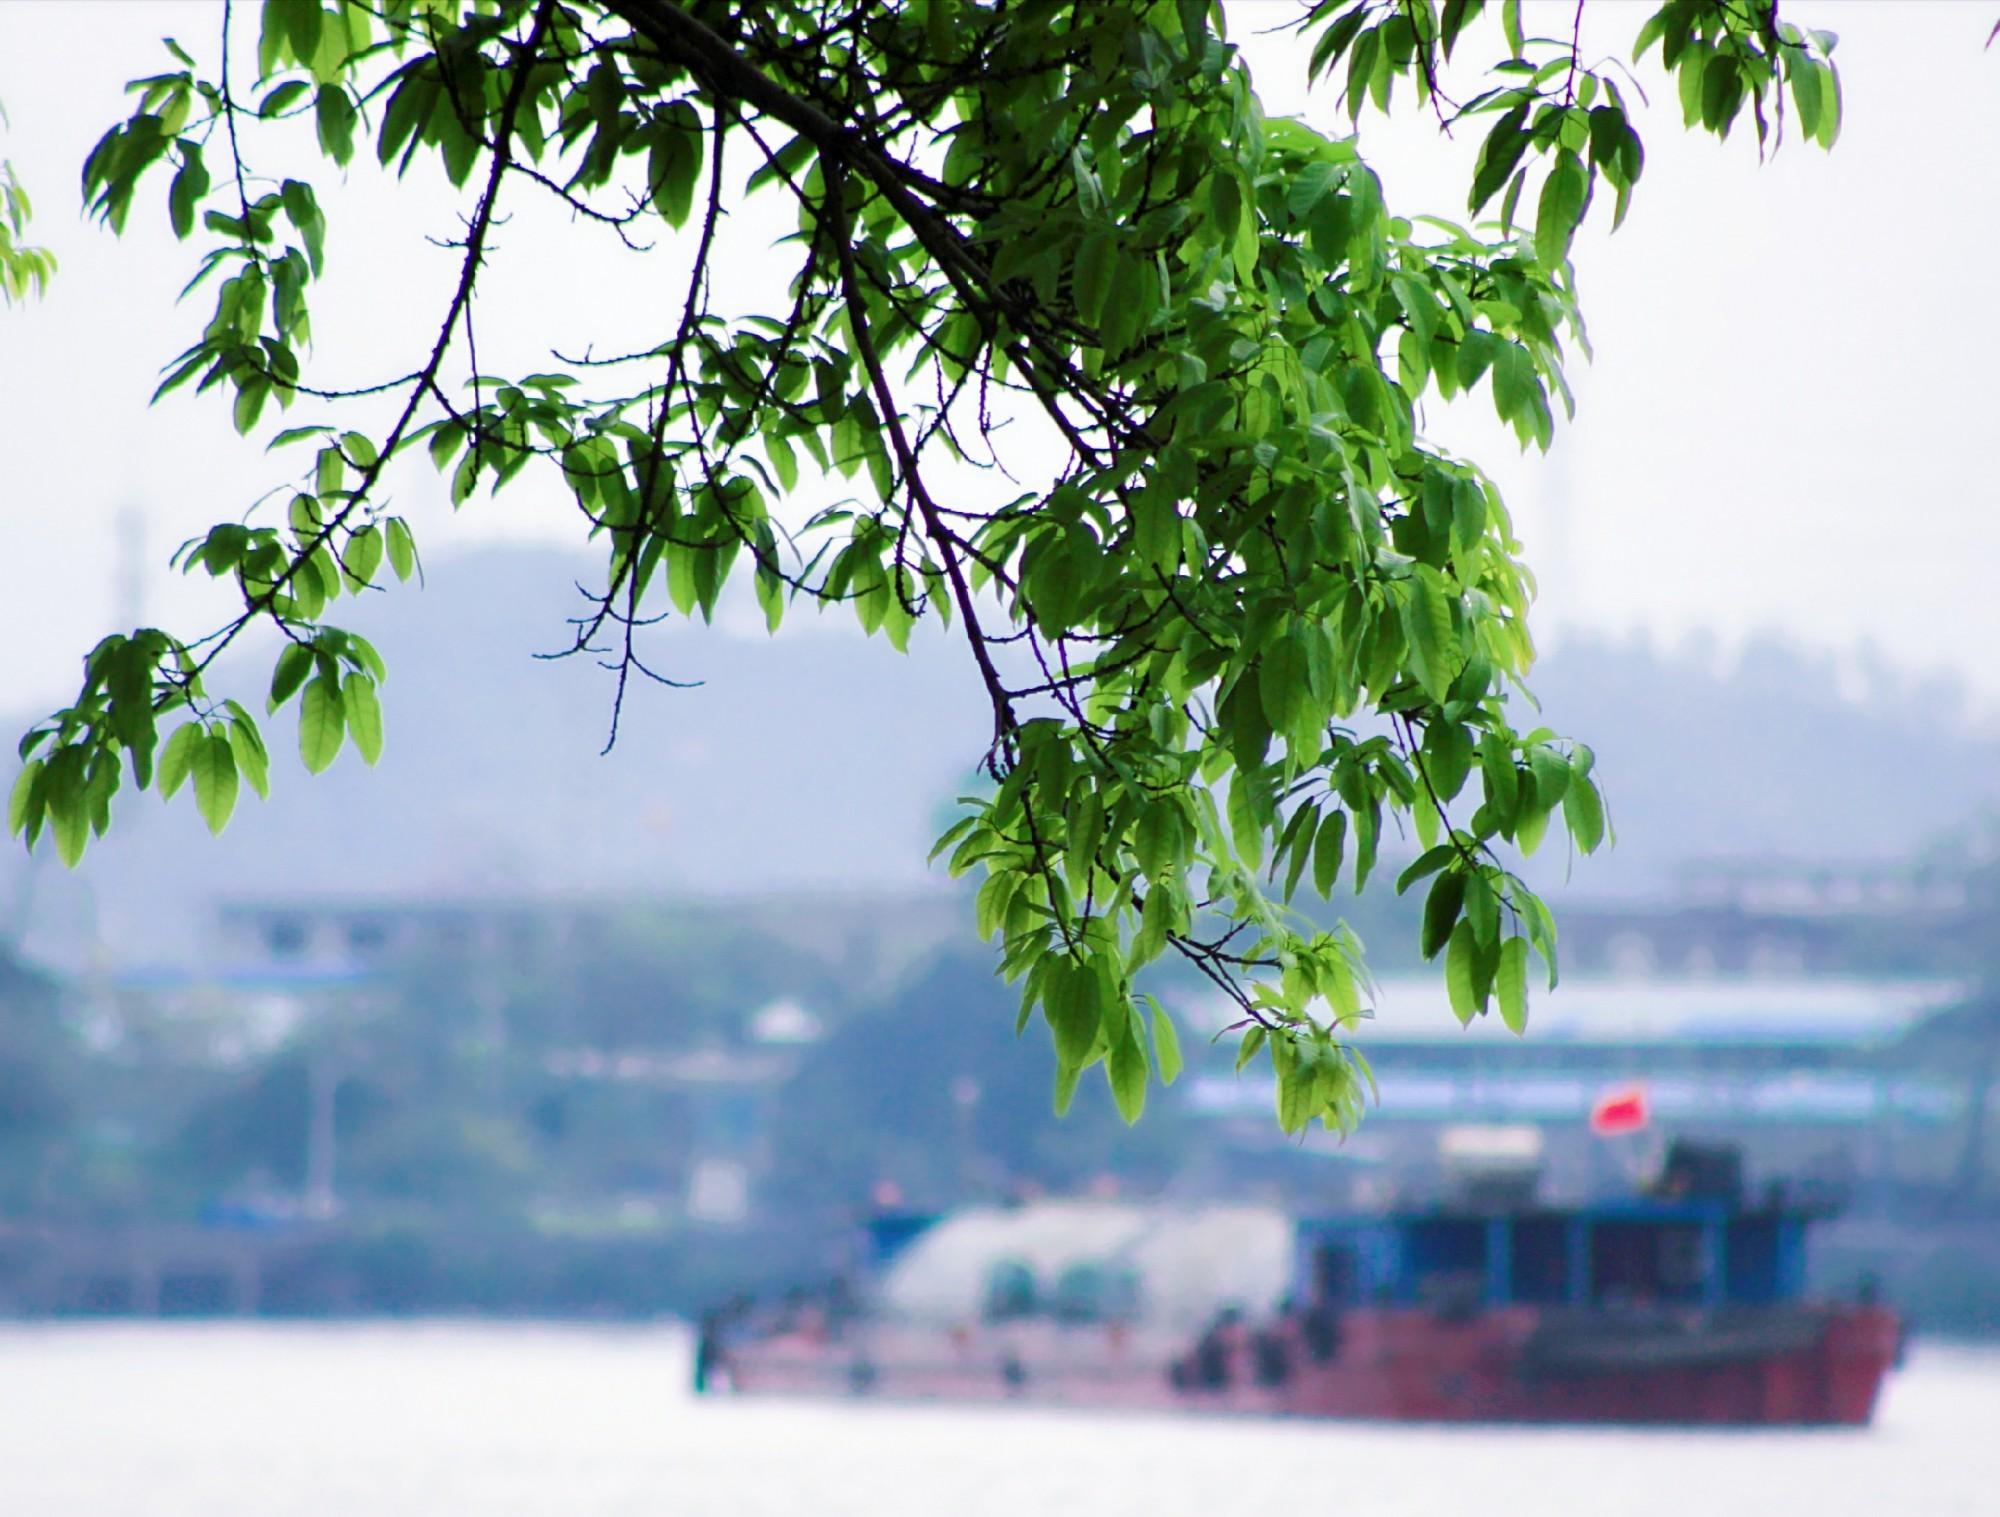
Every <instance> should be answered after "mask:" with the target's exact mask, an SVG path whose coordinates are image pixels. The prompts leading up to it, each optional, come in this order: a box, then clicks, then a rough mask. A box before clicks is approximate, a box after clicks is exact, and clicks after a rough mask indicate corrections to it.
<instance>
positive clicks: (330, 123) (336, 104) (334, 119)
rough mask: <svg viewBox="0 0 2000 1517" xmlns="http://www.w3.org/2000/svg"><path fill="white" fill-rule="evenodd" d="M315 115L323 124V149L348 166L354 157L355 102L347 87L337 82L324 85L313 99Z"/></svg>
mask: <svg viewBox="0 0 2000 1517" xmlns="http://www.w3.org/2000/svg"><path fill="white" fill-rule="evenodd" d="M313 114H314V118H315V121H316V123H317V125H318V127H319V145H320V151H321V152H323V153H325V154H326V155H327V157H329V158H331V159H332V160H333V161H334V162H335V163H337V164H340V165H341V166H342V167H345V166H346V164H347V161H348V159H350V158H352V157H353V156H354V102H353V101H352V100H350V99H348V98H347V91H346V89H345V88H344V87H343V86H341V85H337V84H329V85H325V86H322V87H321V89H320V92H319V94H318V95H317V96H316V97H315V99H314V101H313Z"/></svg>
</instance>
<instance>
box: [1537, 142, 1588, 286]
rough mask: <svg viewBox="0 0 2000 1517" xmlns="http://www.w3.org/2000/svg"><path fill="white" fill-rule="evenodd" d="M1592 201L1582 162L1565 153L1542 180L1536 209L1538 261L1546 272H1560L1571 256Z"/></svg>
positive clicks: (1571, 154) (1586, 174)
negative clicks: (1580, 223) (1585, 210)
mask: <svg viewBox="0 0 2000 1517" xmlns="http://www.w3.org/2000/svg"><path fill="white" fill-rule="evenodd" d="M1589 201H1590V176H1589V174H1588V173H1587V172H1586V171H1585V169H1584V166H1583V163H1582V160H1580V159H1579V158H1578V157H1577V156H1576V154H1574V153H1564V154H1562V155H1561V156H1560V157H1559V158H1557V159H1556V162H1555V166H1554V167H1553V168H1551V169H1550V170H1549V177H1548V178H1547V179H1546V180H1545V181H1543V184H1542V198H1541V201H1540V203H1539V204H1538V205H1537V206H1536V209H1535V258H1536V261H1537V262H1539V263H1540V264H1541V266H1542V267H1543V268H1544V269H1548V270H1551V271H1554V270H1556V269H1559V268H1561V267H1562V264H1563V260H1564V259H1566V258H1568V257H1569V245H1570V241H1571V239H1572V238H1574V237H1575V236H1576V227H1577V223H1578V222H1579V221H1581V220H1582V219H1583V209H1584V207H1585V206H1586V205H1587V204H1588V203H1589Z"/></svg>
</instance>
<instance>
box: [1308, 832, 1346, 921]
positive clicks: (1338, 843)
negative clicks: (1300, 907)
mask: <svg viewBox="0 0 2000 1517" xmlns="http://www.w3.org/2000/svg"><path fill="white" fill-rule="evenodd" d="M1346 846H1347V813H1346V812H1344V811H1333V812H1329V813H1327V815H1326V817H1325V818H1324V819H1323V820H1322V821H1321V822H1320V824H1319V836H1318V837H1316V838H1314V839H1313V889H1315V890H1317V891H1318V892H1319V894H1320V898H1321V899H1322V900H1325V899H1330V898H1331V897H1332V895H1333V887H1334V884H1335V882H1336V881H1338V879H1339V878H1340V856H1341V854H1342V852H1343V851H1345V849H1346Z"/></svg>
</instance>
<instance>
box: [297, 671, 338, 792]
mask: <svg viewBox="0 0 2000 1517" xmlns="http://www.w3.org/2000/svg"><path fill="white" fill-rule="evenodd" d="M346 732H347V721H346V716H345V714H344V712H343V709H342V705H341V698H340V686H339V685H337V684H335V683H334V681H333V680H332V679H330V678H328V677H327V676H326V675H324V674H321V675H319V676H317V677H315V678H314V679H312V680H309V681H308V682H307V684H306V687H305V691H304V693H303V694H302V695H301V696H300V697H299V757H300V758H301V759H303V760H304V761H305V766H306V769H307V770H308V771H309V772H311V773H313V774H319V773H321V772H323V771H324V770H325V768H326V766H327V765H328V764H331V763H332V762H333V760H334V756H335V755H336V754H338V753H339V752H340V744H341V740H342V738H343V737H344V736H345V735H346Z"/></svg>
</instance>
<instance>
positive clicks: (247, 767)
mask: <svg viewBox="0 0 2000 1517" xmlns="http://www.w3.org/2000/svg"><path fill="white" fill-rule="evenodd" d="M230 705H231V706H236V703H235V702H234V701H231V702H230ZM228 735H229V746H230V748H231V749H232V750H234V752H235V754H236V769H237V772H238V773H239V774H241V775H242V776H243V778H244V779H246V780H248V781H249V782H250V788H251V789H252V790H254V791H256V792H257V797H258V799H259V800H269V799H270V798H271V755H270V754H269V753H267V752H266V751H265V749H264V739H263V738H262V737H261V736H259V734H258V732H257V728H256V726H255V724H254V723H252V722H251V720H250V715H249V713H248V712H246V711H244V710H243V709H242V707H240V706H236V713H235V714H233V715H232V716H231V718H230V722H229V728H228Z"/></svg>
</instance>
